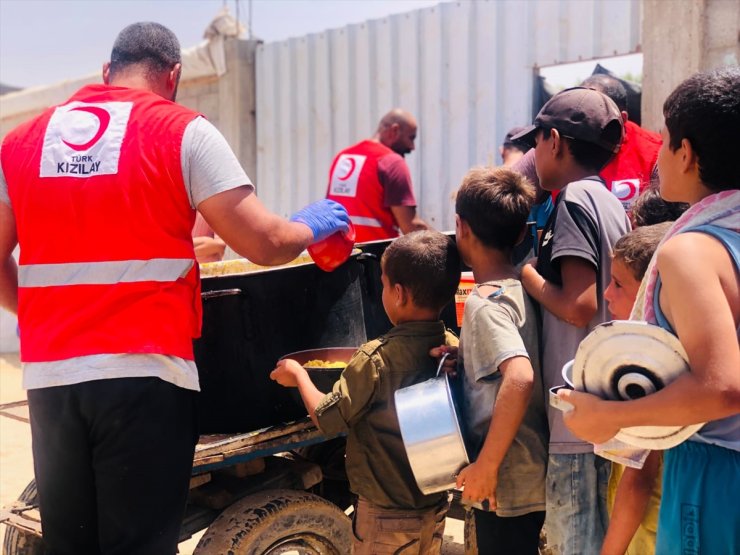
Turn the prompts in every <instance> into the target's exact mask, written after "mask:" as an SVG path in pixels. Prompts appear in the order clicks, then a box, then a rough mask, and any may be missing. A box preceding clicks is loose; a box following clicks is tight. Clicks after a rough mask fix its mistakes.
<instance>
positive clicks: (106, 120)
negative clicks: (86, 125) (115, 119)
mask: <svg viewBox="0 0 740 555" xmlns="http://www.w3.org/2000/svg"><path fill="white" fill-rule="evenodd" d="M74 111H78V112H87V113H88V114H92V115H93V116H95V117H96V118H98V122H99V124H100V125H99V126H98V132H97V133H95V136H94V137H93V138H92V139H90V140H89V141H87V142H86V143H85V144H81V145H78V144H75V143H70V142H67V141H65V140H64V139H62V142H63V143H64V144H65V145H67V146H68V147H69V148H71V149H72V150H76V151H78V152H80V151H83V150H87V149H88V148H90V147H91V146H93V145H94V144H95V143H97V142H98V140H99V139H100V137H102V136H103V133H105V131H106V129H108V124H110V114H109V113H108V112H107V111H106V110H104V109H103V108H98V107H97V106H78V107H77V108H72V109H71V110H70V112H74Z"/></svg>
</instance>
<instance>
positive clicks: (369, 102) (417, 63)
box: [255, 0, 641, 229]
mask: <svg viewBox="0 0 740 555" xmlns="http://www.w3.org/2000/svg"><path fill="white" fill-rule="evenodd" d="M640 10H641V4H640V2H639V0H601V1H600V0H527V1H515V0H501V1H484V0H478V1H466V2H455V3H452V2H451V3H443V4H440V5H438V6H435V7H433V8H427V9H422V10H418V11H414V12H409V13H405V14H400V15H394V16H391V17H387V18H385V19H378V20H373V21H367V22H365V23H360V24H356V25H349V26H347V27H344V28H341V29H333V30H329V31H326V32H323V33H319V34H312V35H308V36H305V37H301V38H296V39H290V40H286V41H282V42H275V43H268V44H264V45H262V46H260V47H259V48H258V51H257V65H256V77H255V80H256V84H257V175H256V185H257V191H258V194H259V196H260V198H261V199H262V201H263V202H264V203H265V204H266V205H267V206H268V207H269V208H271V209H272V210H274V211H275V212H277V213H279V214H282V215H286V216H287V215H289V214H291V213H292V212H294V211H295V210H297V209H298V208H300V207H301V206H303V205H305V204H307V203H308V202H311V201H313V200H316V199H319V198H322V197H323V196H324V194H325V192H326V185H327V178H328V173H329V167H330V165H331V162H332V159H333V157H334V155H335V154H336V152H338V151H339V150H341V149H342V148H345V147H347V146H350V145H352V144H354V143H356V142H358V141H360V140H362V139H364V138H367V137H370V136H371V135H372V134H373V132H374V131H375V126H376V125H377V122H378V120H379V119H380V117H381V116H382V115H383V114H384V113H385V112H387V111H388V110H389V109H391V108H393V107H395V106H398V107H402V108H404V109H407V110H409V111H410V112H411V113H413V114H414V115H415V116H416V118H417V120H418V122H419V134H418V139H417V143H416V145H417V146H416V150H415V151H414V152H413V153H412V154H410V155H409V156H407V161H408V164H409V167H410V169H411V174H412V178H413V180H414V187H415V191H416V196H417V200H418V203H419V213H420V214H421V216H422V217H423V218H424V219H426V220H427V221H428V222H430V223H431V224H432V225H434V226H435V227H436V228H437V229H452V228H453V227H454V207H453V203H452V201H451V196H452V194H453V193H454V190H455V189H456V188H457V186H458V185H459V182H460V179H461V177H462V176H463V174H464V173H465V171H466V170H467V169H468V168H469V167H471V166H473V165H478V164H496V163H499V162H500V159H499V155H498V146H499V144H500V143H501V141H502V139H503V136H504V134H505V133H506V131H507V130H508V129H509V128H511V127H513V126H515V125H522V124H526V123H529V120H530V118H531V106H532V90H533V84H534V75H535V72H536V69H537V68H538V67H541V66H545V65H552V64H557V63H567V62H575V61H579V60H588V59H592V58H599V57H607V56H613V55H615V54H628V53H631V52H634V51H636V50H637V49H638V48H639V44H640Z"/></svg>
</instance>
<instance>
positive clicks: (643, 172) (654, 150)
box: [599, 121, 662, 210]
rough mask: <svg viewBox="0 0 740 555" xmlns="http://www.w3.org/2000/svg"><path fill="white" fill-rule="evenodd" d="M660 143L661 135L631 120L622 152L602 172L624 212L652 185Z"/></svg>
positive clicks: (625, 134)
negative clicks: (651, 179) (651, 177)
mask: <svg viewBox="0 0 740 555" xmlns="http://www.w3.org/2000/svg"><path fill="white" fill-rule="evenodd" d="M661 143H662V140H661V138H660V135H658V134H657V133H653V132H652V131H648V130H647V129H643V128H642V127H640V126H639V125H637V124H636V123H633V122H631V121H628V122H627V123H626V124H625V126H624V141H623V142H622V146H621V148H620V149H619V152H618V153H617V155H616V156H615V157H614V158H612V160H611V162H609V163H608V164H607V165H606V166H605V167H604V169H603V170H601V172H599V175H600V176H601V177H602V178H603V179H604V181H605V182H606V186H607V188H608V189H609V190H610V191H611V192H612V193H614V195H615V196H616V197H617V198H618V199H619V200H620V202H621V203H622V206H624V209H625V210H627V209H629V208H630V206H632V203H633V202H634V200H635V199H636V198H637V197H638V196H639V194H640V193H641V192H642V191H644V190H645V189H647V188H648V186H649V185H650V174H651V173H652V171H653V168H654V167H655V162H656V161H657V160H658V151H659V150H660V145H661Z"/></svg>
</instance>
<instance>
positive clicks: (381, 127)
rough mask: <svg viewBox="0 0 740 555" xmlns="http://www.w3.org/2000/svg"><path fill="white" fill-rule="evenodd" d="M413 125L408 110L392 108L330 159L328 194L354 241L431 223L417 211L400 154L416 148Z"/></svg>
mask: <svg viewBox="0 0 740 555" xmlns="http://www.w3.org/2000/svg"><path fill="white" fill-rule="evenodd" d="M416 127H417V126H416V120H415V119H414V117H413V116H412V115H411V114H409V113H408V112H406V111H404V110H400V109H398V108H397V109H395V110H391V111H390V112H388V113H387V114H386V115H385V116H383V118H382V119H381V120H380V123H379V124H378V130H377V131H376V132H375V135H373V137H372V138H370V139H367V140H365V141H361V142H359V143H357V144H356V145H354V146H351V147H349V148H346V149H344V150H343V151H341V152H340V153H339V154H337V156H336V157H335V158H334V162H332V165H331V170H330V172H329V187H328V189H327V194H326V197H327V198H328V199H331V200H334V201H336V202H338V203H340V204H341V205H342V206H344V207H345V208H346V209H347V212H349V215H350V220H351V221H352V224H353V225H354V228H355V233H356V241H357V242H358V243H363V242H365V241H375V240H378V239H392V238H393V237H398V235H399V231H400V232H401V233H410V232H412V231H416V230H418V229H428V228H429V226H428V225H427V224H426V223H425V222H424V220H422V219H421V218H420V217H419V216H418V215H417V214H416V198H414V189H413V187H412V185H411V174H410V173H409V168H408V166H407V165H406V162H405V161H404V159H403V157H404V156H405V155H406V154H408V153H409V152H411V151H412V150H414V140H415V139H416Z"/></svg>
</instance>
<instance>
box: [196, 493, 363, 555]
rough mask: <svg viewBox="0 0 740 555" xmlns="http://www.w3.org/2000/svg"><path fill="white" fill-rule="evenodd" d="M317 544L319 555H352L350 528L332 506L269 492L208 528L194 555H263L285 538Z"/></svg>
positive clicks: (250, 499)
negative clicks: (297, 537)
mask: <svg viewBox="0 0 740 555" xmlns="http://www.w3.org/2000/svg"><path fill="white" fill-rule="evenodd" d="M296 536H300V537H302V538H309V539H310V541H311V542H314V544H315V545H320V546H321V548H320V549H318V551H317V552H318V553H321V554H322V555H347V554H348V553H352V524H351V521H350V519H349V518H348V517H347V515H345V514H344V513H343V512H342V511H341V510H340V509H339V508H338V507H337V506H336V505H334V504H333V503H330V502H329V501H326V500H325V499H322V498H321V497H319V496H318V495H314V494H312V493H308V492H304V491H295V490H267V491H263V492H260V493H256V494H254V495H248V496H247V497H243V498H242V499H240V500H239V501H237V502H236V503H234V504H233V505H231V506H230V507H228V508H227V509H226V510H224V511H223V512H222V513H221V514H220V515H219V516H218V517H217V518H216V520H214V521H213V523H211V525H210V526H209V527H208V530H206V533H205V534H204V535H203V537H202V538H201V539H200V541H199V542H198V545H197V546H196V548H195V551H194V552H193V553H194V555H224V554H226V553H228V554H229V555H262V554H263V553H265V552H267V551H268V550H270V549H271V548H273V547H274V546H275V545H276V543H278V542H280V541H281V540H285V539H286V538H290V537H296Z"/></svg>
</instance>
